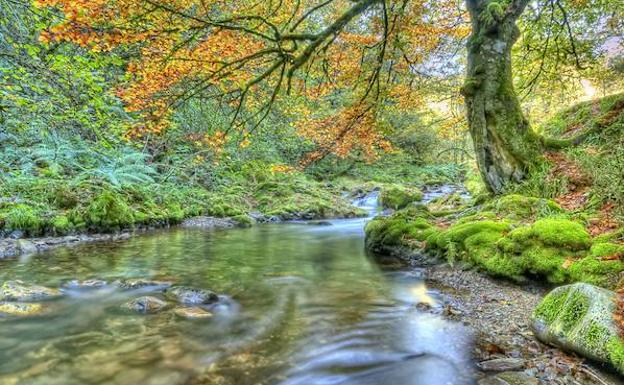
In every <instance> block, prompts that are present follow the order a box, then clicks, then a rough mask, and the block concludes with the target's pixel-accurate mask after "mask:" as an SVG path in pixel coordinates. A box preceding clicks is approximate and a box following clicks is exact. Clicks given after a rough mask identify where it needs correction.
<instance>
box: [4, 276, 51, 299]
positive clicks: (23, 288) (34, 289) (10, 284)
mask: <svg viewBox="0 0 624 385" xmlns="http://www.w3.org/2000/svg"><path fill="white" fill-rule="evenodd" d="M59 296H61V292H60V291H59V290H58V289H51V288H48V287H45V286H38V285H29V284H26V283H24V282H22V281H19V280H15V281H7V282H5V283H4V284H3V285H2V286H0V301H17V302H32V301H41V300H46V299H52V298H56V297H59Z"/></svg>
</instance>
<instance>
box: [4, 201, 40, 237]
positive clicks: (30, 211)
mask: <svg viewBox="0 0 624 385" xmlns="http://www.w3.org/2000/svg"><path fill="white" fill-rule="evenodd" d="M0 219H2V221H3V222H4V227H5V228H6V229H8V230H24V231H26V232H27V233H28V234H32V235H37V234H39V232H40V231H41V229H42V225H43V223H42V218H41V212H38V211H37V210H36V209H35V208H34V207H32V206H29V205H27V204H23V203H19V204H15V205H9V207H8V208H5V209H3V210H2V211H1V212H0Z"/></svg>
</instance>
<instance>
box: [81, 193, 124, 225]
mask: <svg viewBox="0 0 624 385" xmlns="http://www.w3.org/2000/svg"><path fill="white" fill-rule="evenodd" d="M86 219H87V220H88V224H90V225H91V226H94V227H97V228H103V229H115V228H122V227H127V226H132V225H133V224H134V213H133V211H132V209H131V208H130V206H128V203H127V202H126V201H125V200H124V197H123V196H122V195H119V194H115V193H113V192H111V191H107V190H105V191H103V192H102V193H100V194H99V195H98V196H96V197H95V199H93V201H92V202H91V204H89V206H88V207H87V213H86Z"/></svg>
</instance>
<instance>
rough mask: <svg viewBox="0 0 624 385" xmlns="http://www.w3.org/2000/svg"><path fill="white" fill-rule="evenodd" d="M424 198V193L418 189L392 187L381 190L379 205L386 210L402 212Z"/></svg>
mask: <svg viewBox="0 0 624 385" xmlns="http://www.w3.org/2000/svg"><path fill="white" fill-rule="evenodd" d="M422 198H423V193H422V192H421V191H420V190H418V189H416V188H413V187H403V186H391V187H388V188H384V189H382V190H381V195H380V196H379V203H381V205H382V206H383V207H385V208H390V209H393V210H400V209H403V208H405V207H407V206H408V205H410V204H412V203H414V202H418V201H420V200H422Z"/></svg>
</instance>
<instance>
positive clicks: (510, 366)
mask: <svg viewBox="0 0 624 385" xmlns="http://www.w3.org/2000/svg"><path fill="white" fill-rule="evenodd" d="M525 365H526V362H525V361H524V360H523V359H521V358H496V359H493V360H488V361H482V362H480V363H479V364H478V365H477V366H478V367H479V369H481V370H484V371H486V372H506V371H509V370H518V369H522V368H524V366H525Z"/></svg>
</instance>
